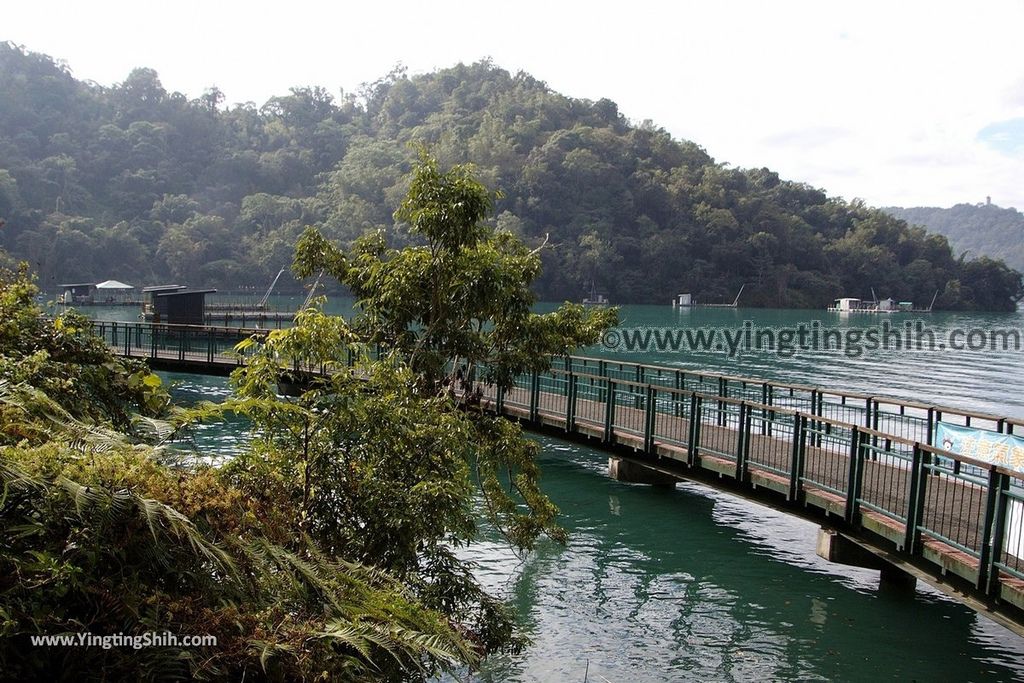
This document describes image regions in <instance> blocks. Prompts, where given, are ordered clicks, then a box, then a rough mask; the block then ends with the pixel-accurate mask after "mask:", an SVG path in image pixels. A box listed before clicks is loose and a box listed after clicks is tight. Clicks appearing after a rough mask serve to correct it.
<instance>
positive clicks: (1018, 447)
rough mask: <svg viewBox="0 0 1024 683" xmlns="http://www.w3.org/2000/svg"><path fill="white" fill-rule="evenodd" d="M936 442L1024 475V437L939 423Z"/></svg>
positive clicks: (949, 449) (940, 446)
mask: <svg viewBox="0 0 1024 683" xmlns="http://www.w3.org/2000/svg"><path fill="white" fill-rule="evenodd" d="M934 443H935V445H936V446H938V447H939V448H941V449H943V450H946V451H951V452H953V453H957V454H959V455H963V456H965V457H968V458H973V459H974V460H980V461H982V462H988V463H992V464H993V465H998V466H999V467H1005V468H1007V469H1011V470H1014V471H1016V472H1024V437H1020V436H1015V435H1013V434H1000V433H999V432H993V431H991V430H988V429H976V428H974V427H961V426H959V425H951V424H946V423H945V422H939V423H937V424H936V425H935V441H934Z"/></svg>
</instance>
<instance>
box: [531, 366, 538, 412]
mask: <svg viewBox="0 0 1024 683" xmlns="http://www.w3.org/2000/svg"><path fill="white" fill-rule="evenodd" d="M539 403H540V375H539V374H538V373H537V371H536V370H534V371H533V372H531V373H530V420H531V421H532V422H536V421H537V411H538V405H539Z"/></svg>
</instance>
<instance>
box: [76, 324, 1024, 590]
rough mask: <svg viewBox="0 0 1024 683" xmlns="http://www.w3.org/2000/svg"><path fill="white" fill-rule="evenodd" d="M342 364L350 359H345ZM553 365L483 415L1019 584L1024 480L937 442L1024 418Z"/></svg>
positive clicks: (225, 338)
mask: <svg viewBox="0 0 1024 683" xmlns="http://www.w3.org/2000/svg"><path fill="white" fill-rule="evenodd" d="M93 331H94V332H95V334H97V335H98V336H99V337H100V338H102V339H103V340H104V342H106V344H107V345H108V346H109V347H110V348H111V349H115V350H116V351H117V352H118V353H120V354H123V355H125V356H131V357H136V358H151V359H153V358H160V359H163V360H178V361H188V362H190V363H211V364H213V363H218V364H235V365H239V364H243V363H244V362H245V357H244V354H240V353H238V352H236V351H235V350H234V349H235V346H236V345H237V344H238V342H240V341H242V340H243V339H246V338H248V337H250V336H252V335H253V334H261V332H259V331H254V330H252V329H244V328H218V327H190V326H181V325H153V324H148V323H119V322H104V321H96V322H95V323H94V324H93ZM380 352H381V349H379V348H377V349H374V350H373V352H372V353H371V354H370V355H371V357H375V356H379V355H380ZM347 361H348V364H349V365H352V364H353V363H354V357H353V355H352V353H351V352H350V353H349V354H348V358H347ZM553 365H554V367H552V369H551V370H549V371H547V372H542V373H530V374H524V375H521V376H519V377H517V378H516V379H515V381H514V383H513V385H512V386H511V387H509V388H507V389H495V388H493V387H487V388H485V390H484V397H485V399H486V401H487V402H488V405H489V407H490V408H492V409H493V410H495V411H496V412H497V413H499V414H504V413H509V414H512V415H514V416H516V417H520V418H526V419H530V420H533V421H544V422H546V423H548V424H556V425H562V426H564V428H565V430H566V431H569V432H573V431H578V430H581V429H585V430H586V432H587V433H588V434H591V435H595V434H597V435H600V436H601V437H602V438H603V440H604V441H605V442H608V443H614V442H619V443H625V444H627V445H629V446H631V447H633V448H635V449H637V450H642V451H643V452H645V453H647V454H649V455H652V456H659V457H661V456H663V455H664V454H665V453H668V454H669V457H672V458H675V459H676V460H677V461H679V462H680V463H681V465H682V466H683V467H705V466H709V467H710V466H712V465H713V466H714V468H715V471H717V472H719V473H724V474H728V475H729V476H732V477H734V478H735V479H736V480H737V482H740V483H744V484H751V482H752V477H753V476H757V477H759V481H760V482H761V485H766V484H765V482H767V484H768V485H770V487H771V488H775V489H776V490H777V491H779V492H780V493H782V494H784V495H785V497H786V498H787V499H788V500H791V501H804V502H805V503H806V504H819V505H823V506H825V508H826V511H827V512H828V513H830V514H839V515H841V516H842V517H843V519H844V521H845V522H846V523H847V524H848V525H849V526H850V528H853V529H860V530H861V531H864V530H865V529H866V527H865V526H864V524H865V520H866V519H867V518H869V517H870V518H872V519H875V520H876V521H879V520H880V521H879V522H878V523H879V524H881V525H882V527H884V529H887V531H885V538H888V539H889V540H891V541H893V542H894V544H895V546H896V550H897V552H902V553H905V554H907V555H909V556H912V557H915V558H918V559H920V558H922V557H923V558H924V559H928V558H929V557H932V558H934V554H935V553H936V552H946V553H947V554H948V552H950V551H952V552H954V553H959V554H960V555H959V562H960V565H962V566H960V568H959V569H953V570H952V571H954V573H957V572H959V573H960V574H961V576H963V577H964V578H966V579H968V580H969V581H970V582H972V583H973V584H974V585H975V587H976V589H977V590H978V591H980V592H982V593H984V594H987V595H990V596H993V597H998V596H999V594H1000V590H1002V588H1003V586H1004V584H1005V583H1006V582H1007V581H1019V580H1024V475H1022V474H1020V473H1017V472H1015V471H1012V470H1009V469H1006V468H1001V467H997V466H995V465H993V464H991V463H984V462H980V461H976V460H972V459H970V458H966V457H964V456H961V455H958V454H956V453H952V452H949V451H945V450H942V449H940V448H937V447H936V446H935V445H934V444H932V439H933V434H934V431H935V426H936V425H937V424H938V423H939V422H940V421H942V422H944V423H947V424H954V425H960V426H971V427H979V428H983V429H990V430H992V431H996V432H999V433H1013V431H1014V429H1015V428H1016V429H1017V430H1018V431H1019V430H1020V429H1021V426H1022V424H1024V423H1022V422H1021V421H1020V420H1014V419H1010V418H1003V417H997V416H992V415H985V414H981V413H975V412H971V411H962V410H957V409H951V408H945V407H937V406H931V405H927V404H922V403H915V402H911V401H898V400H895V399H890V398H882V397H875V396H867V395H863V394H856V393H847V392H836V391H826V390H823V389H819V388H817V387H807V386H801V385H788V384H782V383H777V382H766V381H761V380H756V379H751V378H739V377H732V376H726V375H719V374H713V373H702V372H692V371H688V370H679V369H675V368H666V367H658V366H650V365H643V364H636V363H627V362H621V361H609V360H607V359H598V358H586V357H577V356H572V357H567V358H562V359H557V360H556V362H555V363H554V364H553ZM294 367H295V369H299V368H300V367H301V368H302V369H304V370H305V371H308V372H326V371H327V368H324V367H322V366H321V367H311V366H310V365H309V364H307V363H302V362H298V361H297V362H296V363H295V364H294ZM666 449H668V450H666ZM814 501H819V502H818V503H815V502H814ZM821 501H825V502H821ZM878 528H879V527H878V524H875V526H873V527H872V529H873V530H875V532H876V533H877V529H878ZM929 553H931V554H929ZM965 567H966V568H965Z"/></svg>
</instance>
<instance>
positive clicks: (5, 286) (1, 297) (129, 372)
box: [0, 264, 169, 443]
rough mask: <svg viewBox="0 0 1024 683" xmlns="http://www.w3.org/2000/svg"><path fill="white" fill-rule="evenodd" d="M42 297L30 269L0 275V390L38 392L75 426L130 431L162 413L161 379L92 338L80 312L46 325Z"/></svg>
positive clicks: (0, 438) (164, 395) (165, 400)
mask: <svg viewBox="0 0 1024 683" xmlns="http://www.w3.org/2000/svg"><path fill="white" fill-rule="evenodd" d="M38 294H39V290H38V288H37V287H36V285H35V283H34V282H33V280H32V278H31V277H30V275H29V272H28V266H27V265H26V264H21V265H20V266H19V268H18V270H17V271H10V270H0V382H6V383H10V384H26V385H30V386H33V387H36V388H37V389H39V390H41V391H42V392H44V393H45V394H46V395H48V396H49V397H50V398H51V399H52V400H53V401H55V402H56V404H57V405H59V406H60V407H61V408H62V409H63V410H65V411H67V412H68V413H69V414H71V415H72V416H74V417H76V418H81V419H86V420H90V421H93V422H100V421H106V422H110V423H112V424H113V425H114V426H115V427H118V428H121V429H125V430H131V428H132V420H131V417H132V415H133V414H135V413H141V414H143V415H158V414H160V413H161V412H163V410H164V409H165V408H166V407H167V403H168V400H169V399H168V396H167V393H166V392H165V391H164V390H163V389H162V388H161V387H160V379H159V378H158V377H157V376H156V375H153V374H152V373H150V372H149V370H148V369H147V368H146V366H145V365H144V364H143V363H141V362H138V361H132V360H128V359H117V358H114V357H113V356H111V355H110V353H109V352H108V351H107V349H106V347H105V346H104V345H103V342H102V341H101V340H99V339H97V338H95V337H93V336H92V335H91V334H89V333H88V330H89V329H90V325H91V323H90V322H89V320H88V319H86V318H84V317H82V316H80V315H78V314H76V313H73V312H71V313H67V314H65V315H62V316H59V317H57V318H45V317H43V311H42V309H41V308H40V307H39V305H38V304H37V303H36V297H37V295H38ZM11 438H15V440H16V435H15V436H13V437H11ZM3 439H4V432H3V430H2V429H0V443H3Z"/></svg>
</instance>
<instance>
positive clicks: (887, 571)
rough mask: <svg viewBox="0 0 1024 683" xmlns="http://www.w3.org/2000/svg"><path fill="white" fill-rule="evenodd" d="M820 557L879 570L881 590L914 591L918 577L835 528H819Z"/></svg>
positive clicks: (818, 549) (818, 548)
mask: <svg viewBox="0 0 1024 683" xmlns="http://www.w3.org/2000/svg"><path fill="white" fill-rule="evenodd" d="M817 554H818V557H821V558H822V559H825V560H828V561H829V562H836V563H838V564H845V565H849V566H851V567H864V568H866V569H877V570H879V572H880V574H879V582H878V587H879V589H881V590H898V591H906V592H913V591H914V589H915V588H916V587H917V578H916V577H914V576H912V575H911V574H908V573H907V572H905V571H903V570H902V569H900V568H899V567H897V566H896V565H894V564H892V563H890V562H886V561H885V560H884V559H882V558H881V557H879V556H878V555H876V554H874V553H873V552H871V551H870V550H868V549H867V548H865V547H864V546H862V545H860V544H859V543H855V542H854V541H852V540H850V539H848V538H846V537H845V536H843V535H842V534H841V533H839V532H838V531H836V530H835V529H827V528H825V527H822V528H820V529H818V545H817Z"/></svg>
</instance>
